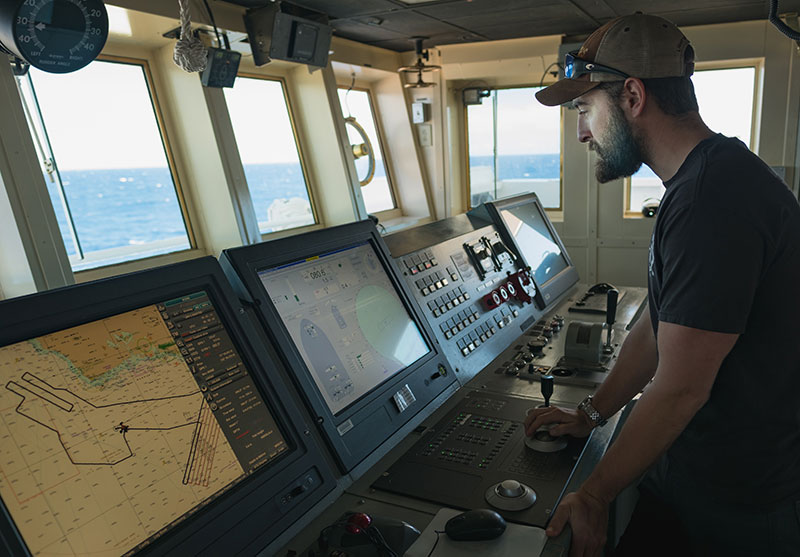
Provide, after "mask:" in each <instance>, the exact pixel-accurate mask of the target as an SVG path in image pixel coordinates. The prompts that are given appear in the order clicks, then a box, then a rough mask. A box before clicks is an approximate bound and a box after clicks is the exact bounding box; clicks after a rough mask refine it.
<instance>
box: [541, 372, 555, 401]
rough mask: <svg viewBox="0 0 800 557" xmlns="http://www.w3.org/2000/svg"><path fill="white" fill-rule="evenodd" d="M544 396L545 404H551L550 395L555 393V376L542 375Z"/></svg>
mask: <svg viewBox="0 0 800 557" xmlns="http://www.w3.org/2000/svg"><path fill="white" fill-rule="evenodd" d="M541 381H542V396H543V397H544V405H545V406H550V397H551V396H552V395H553V376H552V375H542V377H541Z"/></svg>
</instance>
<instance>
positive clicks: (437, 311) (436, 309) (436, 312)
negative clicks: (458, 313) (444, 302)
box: [433, 308, 442, 317]
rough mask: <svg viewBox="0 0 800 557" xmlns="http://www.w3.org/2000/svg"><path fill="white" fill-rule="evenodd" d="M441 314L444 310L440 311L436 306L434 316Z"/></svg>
mask: <svg viewBox="0 0 800 557" xmlns="http://www.w3.org/2000/svg"><path fill="white" fill-rule="evenodd" d="M441 314H442V312H440V311H439V308H434V310H433V316H434V317H439V316H440V315H441Z"/></svg>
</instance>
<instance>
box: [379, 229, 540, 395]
mask: <svg viewBox="0 0 800 557" xmlns="http://www.w3.org/2000/svg"><path fill="white" fill-rule="evenodd" d="M385 240H386V244H387V246H388V247H389V250H390V251H391V253H392V256H393V257H394V259H395V262H396V263H397V265H398V267H399V268H400V270H401V272H402V273H403V274H404V276H405V279H406V282H407V283H408V285H409V286H410V287H411V290H412V292H413V294H414V296H415V297H416V298H417V300H418V302H419V303H420V306H421V307H422V309H423V312H424V313H425V316H426V318H427V319H428V322H429V323H430V325H431V328H432V329H433V330H434V333H435V334H436V337H437V340H438V341H439V343H440V345H441V346H442V348H443V351H444V353H445V355H446V357H447V358H448V360H449V361H450V363H451V365H452V366H453V368H454V369H455V371H456V375H457V377H458V378H459V382H460V383H461V384H462V385H463V384H465V383H466V382H467V381H469V380H470V379H471V378H472V377H473V376H475V375H476V374H477V373H478V372H480V371H481V370H482V369H483V368H484V367H485V366H486V364H488V363H489V362H490V361H492V360H493V359H494V357H495V356H496V355H497V354H499V353H500V352H501V351H503V350H504V349H505V348H506V347H507V346H508V345H509V344H510V343H511V342H513V341H514V340H515V339H516V338H517V337H518V336H519V335H520V334H521V333H522V332H523V331H525V330H526V329H527V328H528V327H530V326H531V325H533V324H534V323H535V322H536V319H537V318H538V317H539V316H540V315H541V311H539V310H538V309H537V308H536V306H535V304H534V303H533V301H534V299H535V298H536V296H537V295H538V292H537V290H536V287H535V285H534V282H533V280H532V278H531V276H530V273H529V270H528V269H526V268H520V265H521V264H522V263H521V261H520V260H519V259H518V258H517V257H516V256H514V254H513V252H512V251H511V250H509V249H508V247H507V246H506V245H505V243H504V242H503V240H502V238H501V236H500V235H499V234H498V232H497V230H496V229H495V227H494V225H489V226H486V225H485V223H483V224H482V226H481V227H480V228H477V229H475V228H474V227H473V225H472V223H471V221H470V220H469V218H468V217H467V216H466V215H459V216H457V217H452V218H451V219H447V220H445V221H438V222H435V223H431V224H429V225H426V226H424V227H419V228H417V229H412V230H410V231H407V232H406V231H404V232H399V233H396V234H393V235H391V236H388V237H386V238H385Z"/></svg>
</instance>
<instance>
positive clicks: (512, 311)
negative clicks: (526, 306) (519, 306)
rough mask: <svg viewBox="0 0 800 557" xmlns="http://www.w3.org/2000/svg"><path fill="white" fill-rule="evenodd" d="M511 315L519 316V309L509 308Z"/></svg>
mask: <svg viewBox="0 0 800 557" xmlns="http://www.w3.org/2000/svg"><path fill="white" fill-rule="evenodd" d="M511 315H513V316H514V317H518V316H519V310H516V309H514V310H511Z"/></svg>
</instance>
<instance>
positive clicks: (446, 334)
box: [444, 331, 453, 340]
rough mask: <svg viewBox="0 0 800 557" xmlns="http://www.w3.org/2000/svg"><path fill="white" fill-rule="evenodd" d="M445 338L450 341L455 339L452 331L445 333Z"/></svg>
mask: <svg viewBox="0 0 800 557" xmlns="http://www.w3.org/2000/svg"><path fill="white" fill-rule="evenodd" d="M444 338H446V339H447V340H450V339H451V338H453V333H451V332H450V331H445V332H444Z"/></svg>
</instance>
